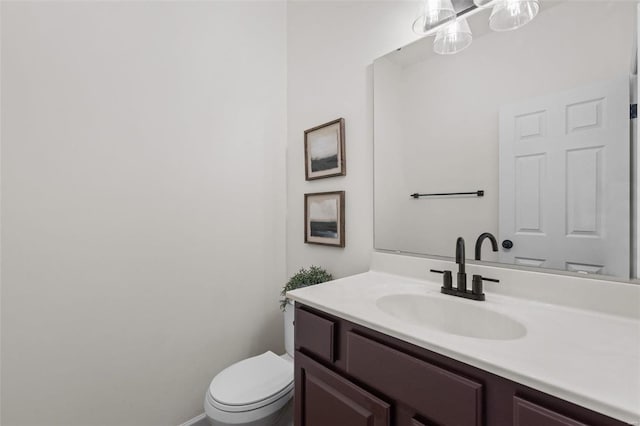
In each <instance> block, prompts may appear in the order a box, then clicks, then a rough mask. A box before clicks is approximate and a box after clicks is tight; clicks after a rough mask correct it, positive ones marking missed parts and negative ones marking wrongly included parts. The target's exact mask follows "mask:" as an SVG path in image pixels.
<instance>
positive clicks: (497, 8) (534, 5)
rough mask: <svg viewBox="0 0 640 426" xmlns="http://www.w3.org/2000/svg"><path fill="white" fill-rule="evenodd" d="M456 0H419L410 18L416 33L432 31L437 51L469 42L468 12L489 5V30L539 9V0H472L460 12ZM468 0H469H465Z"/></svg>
mask: <svg viewBox="0 0 640 426" xmlns="http://www.w3.org/2000/svg"><path fill="white" fill-rule="evenodd" d="M455 1H456V0H423V1H422V3H421V9H420V14H419V15H418V18H416V20H415V21H413V31H414V32H415V33H417V34H420V35H434V34H435V36H436V37H435V40H434V41H433V51H434V52H435V53H437V54H439V55H453V54H455V53H458V52H460V51H462V50H464V49H466V48H467V47H469V45H470V44H471V42H472V41H473V35H472V34H471V29H470V28H469V24H468V23H467V20H466V19H465V17H464V16H467V14H468V16H471V15H473V14H475V13H476V12H477V11H479V10H480V9H485V8H489V7H492V8H493V9H492V10H491V16H490V17H489V27H490V28H491V29H492V30H493V31H511V30H515V29H518V28H520V27H522V26H524V25H526V24H528V23H529V22H531V21H532V20H533V18H535V17H536V15H537V14H538V12H539V11H540V0H473V5H472V6H471V7H467V8H466V9H463V7H464V6H463V5H464V4H465V3H461V2H460V1H458V3H457V5H458V7H459V8H460V12H459V15H458V12H456V9H455V8H454V6H453V3H454V2H455ZM466 1H467V3H468V4H470V3H471V1H469V0H466Z"/></svg>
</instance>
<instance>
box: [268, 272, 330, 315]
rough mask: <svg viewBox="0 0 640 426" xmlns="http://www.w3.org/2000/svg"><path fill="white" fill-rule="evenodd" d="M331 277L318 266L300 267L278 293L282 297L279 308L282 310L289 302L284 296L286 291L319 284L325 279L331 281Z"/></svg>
mask: <svg viewBox="0 0 640 426" xmlns="http://www.w3.org/2000/svg"><path fill="white" fill-rule="evenodd" d="M332 279H333V277H332V276H331V274H330V273H328V272H327V271H325V270H324V269H322V268H320V267H318V266H310V267H309V269H305V268H302V269H300V270H299V271H298V272H297V273H296V274H295V275H294V276H292V277H291V278H289V281H288V282H287V283H286V284H285V285H284V287H283V288H282V291H281V292H280V295H281V296H283V298H282V299H281V300H280V309H282V310H283V311H284V308H285V307H286V306H287V303H288V302H289V299H287V297H286V294H287V292H288V291H291V290H295V289H297V288H302V287H308V286H310V285H314V284H320V283H323V282H326V281H331V280H332Z"/></svg>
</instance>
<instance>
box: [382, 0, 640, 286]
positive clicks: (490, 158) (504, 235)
mask: <svg viewBox="0 0 640 426" xmlns="http://www.w3.org/2000/svg"><path fill="white" fill-rule="evenodd" d="M636 9H637V3H636V2H631V1H620V0H615V1H584V2H583V1H541V2H540V10H539V13H538V14H537V16H536V17H535V19H534V20H532V21H531V22H529V23H528V24H527V25H525V26H523V27H522V28H519V29H518V30H517V31H510V32H496V31H492V30H491V28H490V27H489V18H490V16H491V13H492V9H491V8H490V7H489V8H486V9H483V10H479V11H478V10H476V11H474V13H472V14H469V15H470V16H468V17H466V18H467V22H468V25H469V28H470V30H471V31H472V33H473V43H472V44H471V45H470V46H468V47H467V48H465V49H464V50H463V51H460V52H458V53H456V54H453V55H439V54H436V53H434V36H435V34H434V36H432V37H424V38H422V39H420V40H418V41H416V42H414V43H412V44H410V45H408V46H405V47H403V48H402V49H399V50H397V51H394V52H392V53H389V54H388V55H385V56H383V57H381V58H379V59H377V60H376V61H375V63H374V135H375V247H376V248H377V249H380V250H390V251H398V252H407V253H415V254H422V255H430V256H446V257H451V256H452V255H453V253H454V249H455V247H454V245H455V241H456V238H457V237H459V236H461V237H463V238H464V239H465V241H466V243H467V251H466V252H467V257H468V258H469V259H471V260H474V259H477V257H480V258H481V259H482V261H489V262H494V263H500V264H508V265H516V266H519V267H528V268H532V267H533V268H545V269H553V270H559V271H565V272H568V273H579V274H585V275H589V276H594V275H595V276H607V277H617V278H620V279H629V278H631V277H634V276H635V272H634V271H635V269H636V255H635V254H634V252H635V248H634V246H635V241H637V238H636V237H635V231H634V228H635V225H634V222H635V221H633V220H631V218H632V215H634V214H635V209H634V205H635V200H634V199H635V196H634V195H633V194H634V193H635V184H633V183H632V180H633V179H632V175H633V174H634V169H635V161H633V160H634V159H633V157H634V155H635V154H632V153H634V152H635V148H634V145H635V142H633V141H634V140H635V136H634V134H635V131H634V129H632V125H635V124H634V122H633V120H631V118H630V104H632V103H633V102H635V101H634V100H633V99H635V90H636V89H635V86H634V84H635V83H634V82H635V73H636V71H635V69H636V57H637V54H636V42H635V41H636V37H637V36H636V16H637V10H636ZM409 25H410V23H409ZM632 95H633V96H632ZM442 194H445V195H442ZM485 233H490V234H491V235H492V236H495V239H496V242H497V247H496V248H497V251H495V252H494V251H493V248H492V244H491V243H490V242H491V238H490V237H489V238H487V239H486V240H485V241H484V245H483V246H482V247H481V250H480V252H479V253H476V250H475V249H474V245H475V243H476V241H477V240H478V237H479V236H480V235H481V234H485Z"/></svg>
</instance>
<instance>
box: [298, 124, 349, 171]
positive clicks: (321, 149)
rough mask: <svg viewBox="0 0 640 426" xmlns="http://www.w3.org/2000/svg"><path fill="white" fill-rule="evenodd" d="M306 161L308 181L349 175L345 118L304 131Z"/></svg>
mask: <svg viewBox="0 0 640 426" xmlns="http://www.w3.org/2000/svg"><path fill="white" fill-rule="evenodd" d="M304 159H305V162H304V164H305V168H304V169H305V178H306V180H315V179H324V178H328V177H333V176H345V175H346V174H347V168H346V158H345V137H344V118H338V119H337V120H333V121H329V122H328V123H324V124H321V125H319V126H316V127H313V128H311V129H308V130H305V131H304Z"/></svg>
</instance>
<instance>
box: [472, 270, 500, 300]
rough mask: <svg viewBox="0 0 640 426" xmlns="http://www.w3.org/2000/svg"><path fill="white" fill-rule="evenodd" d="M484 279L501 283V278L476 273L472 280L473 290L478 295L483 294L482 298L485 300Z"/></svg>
mask: <svg viewBox="0 0 640 426" xmlns="http://www.w3.org/2000/svg"><path fill="white" fill-rule="evenodd" d="M482 281H490V282H492V283H499V282H500V280H496V279H495V278H485V277H483V276H482V275H474V276H473V278H472V280H471V292H472V293H473V294H476V295H478V296H482V299H481V300H484V293H483V291H482Z"/></svg>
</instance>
